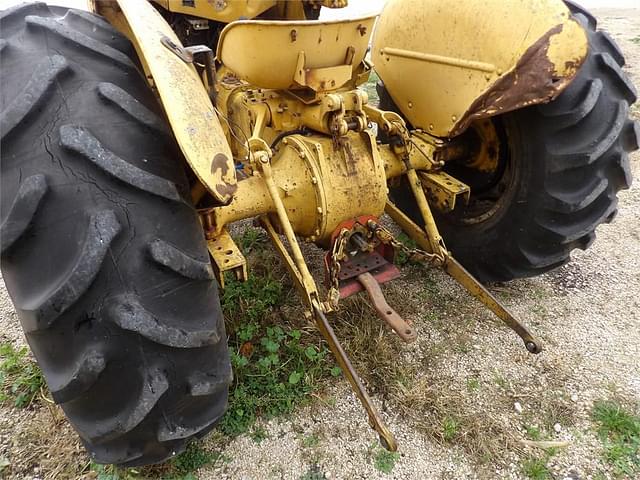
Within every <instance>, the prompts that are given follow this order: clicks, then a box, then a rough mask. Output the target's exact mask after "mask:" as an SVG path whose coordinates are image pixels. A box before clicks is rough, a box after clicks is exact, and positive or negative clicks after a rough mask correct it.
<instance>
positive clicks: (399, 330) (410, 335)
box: [358, 272, 418, 343]
mask: <svg viewBox="0 0 640 480" xmlns="http://www.w3.org/2000/svg"><path fill="white" fill-rule="evenodd" d="M358 281H359V282H360V283H361V284H362V286H363V287H364V289H365V290H366V291H367V293H368V294H369V298H370V299H371V302H372V303H373V307H374V308H375V309H376V312H378V317H379V318H380V319H381V320H383V321H385V322H386V323H387V325H389V326H390V327H391V328H392V329H393V331H394V332H395V333H396V334H397V335H398V336H399V337H400V338H401V339H402V340H403V341H405V342H407V343H411V342H415V340H416V338H418V334H417V333H416V331H415V329H414V328H413V327H412V326H411V325H409V324H408V323H407V322H406V321H404V319H403V318H402V317H401V316H400V315H399V314H398V312H396V311H395V310H394V309H393V308H392V307H391V306H390V305H389V304H388V303H387V300H386V299H385V298H384V294H383V293H382V289H381V288H380V284H379V283H378V282H377V281H376V279H375V278H374V276H373V275H371V273H369V272H365V273H361V274H360V275H358Z"/></svg>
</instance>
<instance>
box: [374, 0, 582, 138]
mask: <svg viewBox="0 0 640 480" xmlns="http://www.w3.org/2000/svg"><path fill="white" fill-rule="evenodd" d="M417 12H420V13H419V14H418V13H417ZM425 22H428V23H427V24H425ZM496 39H499V41H496ZM372 45H373V48H372V50H371V58H372V61H373V64H374V66H375V70H376V72H377V73H378V75H379V76H380V78H381V79H382V81H383V82H384V84H385V87H386V88H387V91H388V93H389V95H390V96H391V98H392V99H393V101H394V103H395V104H396V105H397V107H398V108H399V110H400V111H401V112H402V114H403V115H404V117H405V118H406V119H407V120H408V121H409V122H410V123H411V125H413V126H414V127H415V128H421V129H423V130H425V131H427V132H429V133H431V134H432V135H435V136H437V137H441V138H452V137H454V136H456V135H459V134H461V133H462V132H464V131H465V129H466V128H467V127H468V126H469V125H471V124H472V123H473V122H474V121H475V120H477V119H479V118H488V117H491V116H493V115H497V114H501V113H506V112H509V111H512V110H516V109H519V108H522V107H525V106H529V105H534V104H540V103H544V102H548V101H550V100H551V99H553V98H556V97H557V96H558V95H560V93H561V92H562V91H563V90H564V89H565V88H566V86H567V85H568V84H569V83H570V82H571V81H572V80H573V79H574V78H575V75H576V74H577V72H578V70H579V68H580V66H581V65H582V63H583V62H584V60H585V58H586V56H587V53H588V41H587V37H586V34H585V31H584V29H583V28H582V26H581V25H580V24H579V23H578V21H577V20H576V19H575V18H573V17H572V16H571V13H570V12H569V9H568V8H567V5H566V4H565V2H563V1H561V0H532V1H526V2H507V1H504V0H461V1H458V2H448V3H447V5H446V8H443V3H442V0H387V2H386V4H385V8H384V10H383V12H382V14H381V15H380V18H379V20H378V22H377V24H376V29H375V34H374V38H373V42H372Z"/></svg>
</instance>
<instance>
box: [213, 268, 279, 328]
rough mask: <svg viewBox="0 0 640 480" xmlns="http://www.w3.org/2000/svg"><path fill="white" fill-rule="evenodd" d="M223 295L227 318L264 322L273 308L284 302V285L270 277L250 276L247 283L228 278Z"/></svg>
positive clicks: (223, 306) (223, 305)
mask: <svg viewBox="0 0 640 480" xmlns="http://www.w3.org/2000/svg"><path fill="white" fill-rule="evenodd" d="M225 284H226V286H225V289H224V293H223V294H222V308H223V310H224V313H225V315H226V316H230V317H234V316H238V315H242V316H246V317H247V318H248V319H249V320H252V321H256V320H262V319H263V318H264V316H265V315H266V314H267V312H269V310H270V309H271V308H273V307H274V306H275V305H277V304H279V303H280V302H281V301H282V284H281V283H280V282H277V281H275V279H273V278H272V277H271V276H270V275H266V276H256V275H253V274H249V278H248V280H247V281H246V282H240V281H238V280H236V279H235V278H233V277H232V276H230V275H229V276H228V277H227V278H226V279H225Z"/></svg>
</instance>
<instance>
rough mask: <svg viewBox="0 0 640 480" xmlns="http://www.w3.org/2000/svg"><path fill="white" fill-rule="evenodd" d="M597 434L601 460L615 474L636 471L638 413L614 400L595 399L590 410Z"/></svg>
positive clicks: (639, 442)
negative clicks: (610, 467) (599, 442)
mask: <svg viewBox="0 0 640 480" xmlns="http://www.w3.org/2000/svg"><path fill="white" fill-rule="evenodd" d="M592 418H593V420H594V421H595V422H596V423H597V425H598V436H599V438H600V440H601V442H602V444H603V446H604V459H605V461H606V462H607V463H608V464H609V465H611V466H612V467H613V470H614V473H615V474H616V475H617V476H623V475H627V476H629V477H634V476H636V475H637V474H639V473H640V416H638V415H635V414H633V413H631V412H629V411H627V410H626V409H625V408H624V407H623V406H622V405H621V404H620V403H618V402H616V401H611V400H607V401H598V402H596V403H595V405H594V407H593V411H592Z"/></svg>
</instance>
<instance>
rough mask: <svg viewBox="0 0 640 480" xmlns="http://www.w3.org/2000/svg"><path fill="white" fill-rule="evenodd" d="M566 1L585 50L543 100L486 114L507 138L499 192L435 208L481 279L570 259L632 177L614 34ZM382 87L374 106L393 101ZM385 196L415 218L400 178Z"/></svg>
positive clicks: (629, 90)
mask: <svg viewBox="0 0 640 480" xmlns="http://www.w3.org/2000/svg"><path fill="white" fill-rule="evenodd" d="M567 3H568V5H569V7H570V9H571V10H572V12H573V14H574V16H575V17H576V18H577V20H578V21H580V23H581V24H582V25H583V27H584V28H585V30H586V31H587V33H588V37H589V54H588V57H587V59H586V61H585V63H584V65H583V66H582V67H581V69H580V71H579V73H578V75H577V77H576V78H575V80H574V81H573V82H572V83H571V84H570V85H569V86H568V87H567V88H566V90H565V91H564V92H563V93H562V94H561V95H560V96H558V98H557V99H555V100H554V101H552V102H551V103H549V104H546V105H539V106H533V107H529V108H525V109H522V110H518V111H515V112H511V113H508V114H504V115H501V116H499V117H497V118H495V119H494V124H495V125H496V130H497V131H498V133H501V134H502V137H503V139H504V140H505V142H504V143H505V144H506V145H507V148H506V149H505V151H504V152H503V155H502V156H503V161H504V162H506V167H505V171H506V172H507V174H508V175H510V177H509V178H508V181H507V179H506V177H505V184H506V186H502V187H501V188H503V189H504V192H502V193H501V197H500V201H499V202H497V203H496V206H495V208H494V209H493V210H491V209H489V210H488V211H489V212H490V214H487V215H484V216H478V217H474V216H473V215H472V214H471V213H470V212H471V209H465V208H459V209H457V210H456V211H455V212H453V213H452V214H447V215H438V214H437V212H436V217H437V218H436V219H437V223H438V226H439V228H440V231H441V233H442V236H443V238H444V239H445V242H446V245H447V247H448V248H449V249H450V250H451V251H452V252H453V254H454V256H455V257H457V258H458V259H459V260H460V262H461V263H462V264H463V265H464V266H465V267H466V268H467V269H468V270H469V271H471V273H473V274H474V275H475V276H476V277H477V278H479V279H480V280H482V281H484V282H487V281H506V280H511V279H514V278H520V277H531V276H535V275H539V274H541V273H543V272H546V271H548V270H551V269H553V268H556V267H558V266H560V265H563V264H564V263H566V262H568V261H569V259H570V252H571V251H572V250H573V249H575V248H581V249H586V248H587V247H589V246H590V245H591V244H592V242H593V241H594V239H595V229H596V227H597V226H598V225H600V224H601V223H608V222H610V221H611V220H612V219H613V218H614V216H615V214H616V212H617V197H616V194H617V192H618V191H619V190H621V189H626V188H629V186H630V184H631V172H630V168H629V160H628V153H629V152H631V151H633V150H635V149H637V148H638V138H639V136H640V128H639V126H638V124H637V123H634V122H633V121H632V120H630V119H629V106H630V105H631V104H633V103H634V102H635V101H636V92H635V89H634V87H633V85H632V84H631V83H630V81H629V80H628V78H627V77H626V75H625V74H624V73H623V71H622V68H621V67H622V66H623V65H624V58H623V56H622V53H621V51H620V49H619V48H618V47H617V45H616V44H615V42H614V41H613V40H612V39H611V38H610V37H609V36H608V35H607V34H606V33H605V32H602V31H596V20H595V18H594V17H593V16H591V15H589V14H588V13H587V12H586V11H584V10H582V9H581V8H580V7H578V6H576V5H575V4H572V3H570V2H567ZM382 90H383V91H381V95H380V98H381V106H382V107H383V108H385V109H391V110H396V111H397V107H395V105H393V102H392V101H391V98H390V96H389V95H388V94H387V93H386V92H385V91H384V88H383V87H382ZM454 167H455V165H454ZM447 168H449V167H447ZM450 172H451V173H452V174H453V175H454V176H456V174H455V173H454V172H453V171H450ZM459 178H460V177H459ZM460 179H461V180H463V181H465V178H460ZM472 194H473V188H472ZM391 196H392V199H393V200H394V201H395V202H396V203H397V204H398V206H400V208H402V209H403V210H404V211H405V212H407V214H408V215H410V216H411V217H412V218H413V219H414V220H416V221H419V214H418V212H417V209H416V207H415V204H414V201H413V198H412V196H411V193H410V191H409V189H408V186H407V185H405V184H403V185H400V186H399V187H397V188H394V189H392V191H391ZM498 203H499V204H498Z"/></svg>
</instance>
